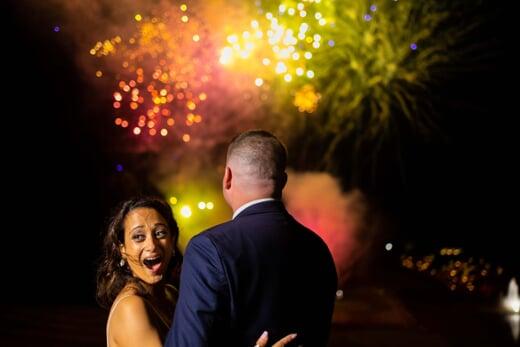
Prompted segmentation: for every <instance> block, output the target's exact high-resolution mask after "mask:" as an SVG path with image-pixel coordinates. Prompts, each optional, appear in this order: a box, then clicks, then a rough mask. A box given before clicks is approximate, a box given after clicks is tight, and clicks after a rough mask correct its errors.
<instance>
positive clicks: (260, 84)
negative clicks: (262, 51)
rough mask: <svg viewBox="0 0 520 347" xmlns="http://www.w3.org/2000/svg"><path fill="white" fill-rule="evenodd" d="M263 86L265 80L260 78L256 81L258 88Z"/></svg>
mask: <svg viewBox="0 0 520 347" xmlns="http://www.w3.org/2000/svg"><path fill="white" fill-rule="evenodd" d="M262 84H264V80H263V79H261V78H260V77H259V78H257V79H255V85H256V86H257V87H260V86H262Z"/></svg>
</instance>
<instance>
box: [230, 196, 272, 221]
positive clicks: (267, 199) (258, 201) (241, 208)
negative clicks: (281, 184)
mask: <svg viewBox="0 0 520 347" xmlns="http://www.w3.org/2000/svg"><path fill="white" fill-rule="evenodd" d="M264 201H274V199H273V198H264V199H256V200H252V201H249V202H246V203H245V204H243V205H242V206H240V207H239V208H237V209H236V210H235V212H233V219H235V217H236V216H238V214H239V213H240V212H242V211H244V210H245V209H246V208H248V207H249V206H253V205H256V204H259V203H261V202H264Z"/></svg>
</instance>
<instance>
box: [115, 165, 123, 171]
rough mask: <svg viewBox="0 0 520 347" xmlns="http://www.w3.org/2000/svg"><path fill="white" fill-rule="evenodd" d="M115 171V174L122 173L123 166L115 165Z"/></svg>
mask: <svg viewBox="0 0 520 347" xmlns="http://www.w3.org/2000/svg"><path fill="white" fill-rule="evenodd" d="M116 170H117V172H122V171H123V165H121V164H117V165H116Z"/></svg>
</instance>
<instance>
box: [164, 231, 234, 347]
mask: <svg viewBox="0 0 520 347" xmlns="http://www.w3.org/2000/svg"><path fill="white" fill-rule="evenodd" d="M226 288H227V285H226V280H225V276H224V271H223V269H222V263H221V261H220V257H219V255H218V253H217V250H216V248H215V245H214V244H213V242H211V240H210V239H209V238H208V237H206V236H205V235H201V236H196V237H194V238H193V239H192V240H191V241H190V243H189V244H188V247H187V248H186V252H185V255H184V259H183V263H182V270H181V279H180V290H179V300H178V302H177V306H176V308H175V314H174V319H173V325H172V327H171V328H170V331H169V333H168V337H167V339H166V343H165V347H184V346H189V347H199V346H208V344H209V341H210V338H211V336H212V335H213V334H214V328H215V321H216V319H217V315H218V313H219V310H221V309H222V304H223V303H222V302H221V301H222V300H221V299H222V296H223V295H226V291H227V289H226Z"/></svg>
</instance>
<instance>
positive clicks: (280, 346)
mask: <svg viewBox="0 0 520 347" xmlns="http://www.w3.org/2000/svg"><path fill="white" fill-rule="evenodd" d="M295 338H296V334H290V335H287V336H286V337H284V338H282V339H280V340H278V341H276V343H275V344H274V345H273V347H283V346H285V345H286V344H288V343H289V342H291V341H292V340H294V339H295Z"/></svg>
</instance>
